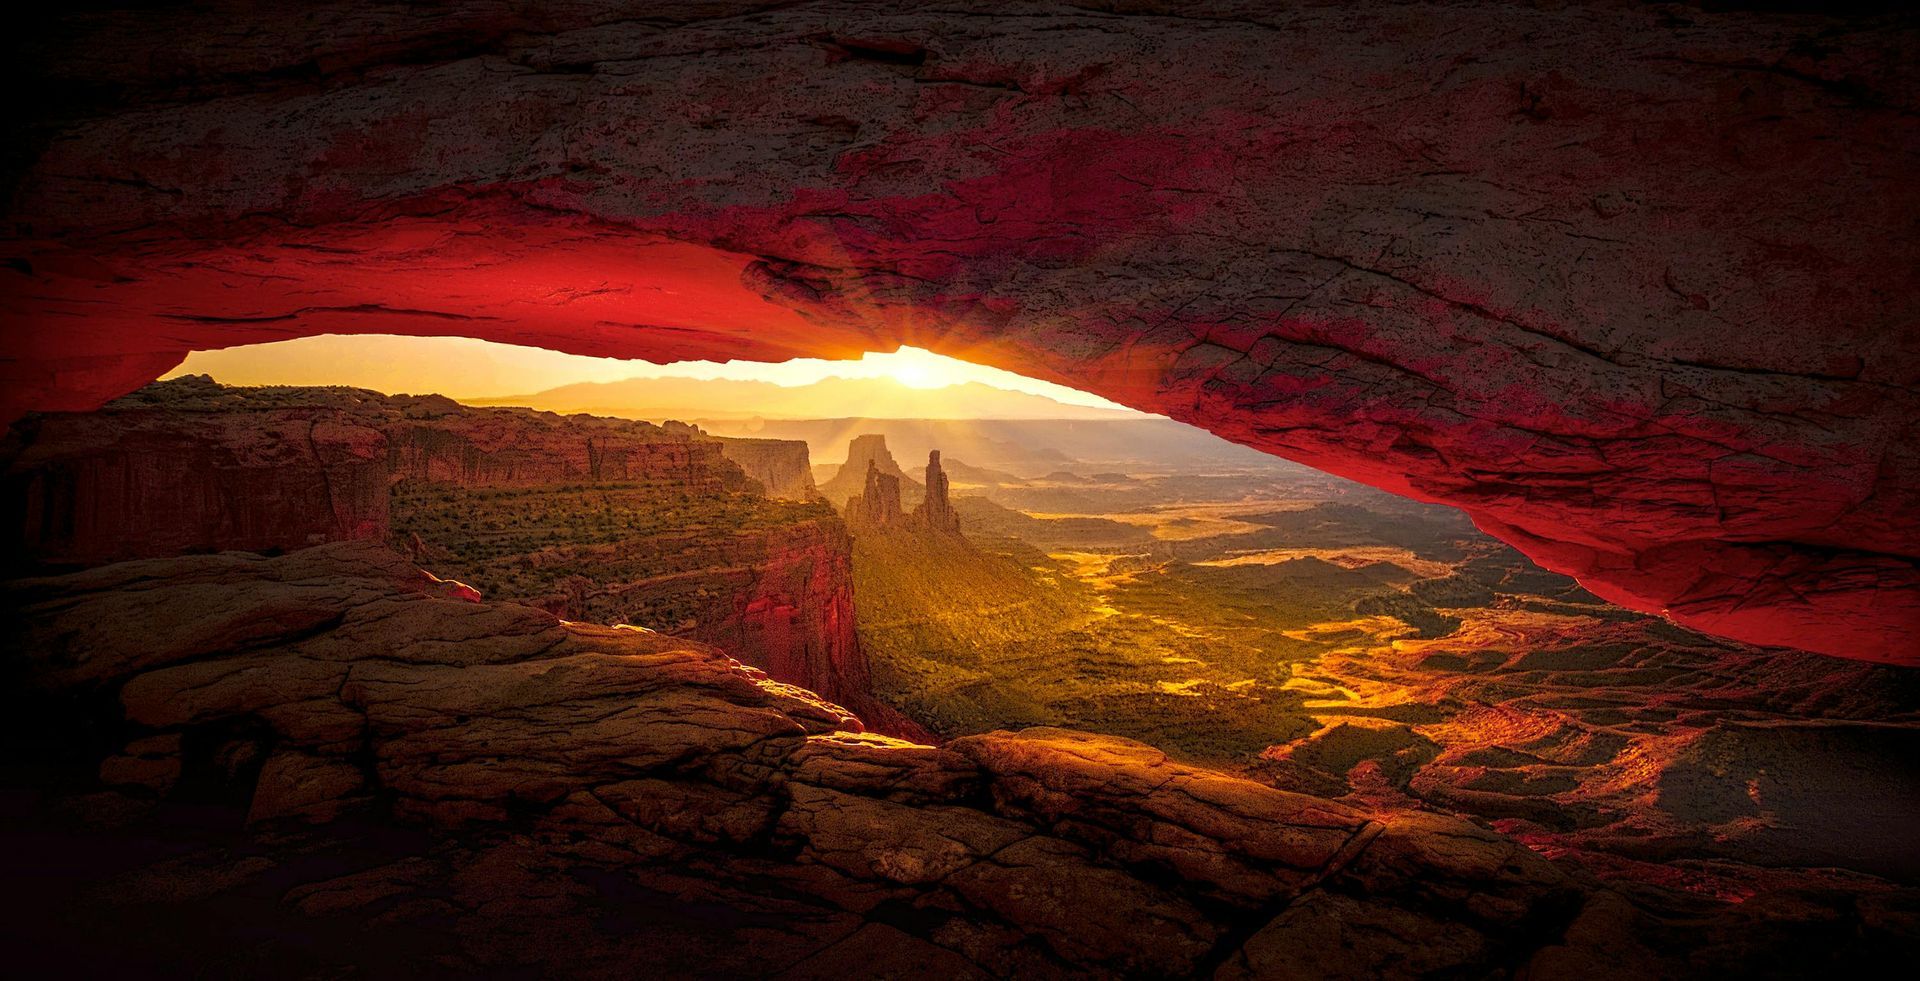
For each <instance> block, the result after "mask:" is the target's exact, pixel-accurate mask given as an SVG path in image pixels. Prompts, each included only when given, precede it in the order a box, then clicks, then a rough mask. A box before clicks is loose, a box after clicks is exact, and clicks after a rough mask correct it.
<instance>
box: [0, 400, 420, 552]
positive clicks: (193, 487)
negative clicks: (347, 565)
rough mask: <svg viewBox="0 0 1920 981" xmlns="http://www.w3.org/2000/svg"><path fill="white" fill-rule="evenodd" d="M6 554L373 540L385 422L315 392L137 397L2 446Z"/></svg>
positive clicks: (384, 512)
mask: <svg viewBox="0 0 1920 981" xmlns="http://www.w3.org/2000/svg"><path fill="white" fill-rule="evenodd" d="M0 471H4V474H5V477H4V480H5V492H4V494H5V496H4V500H0V507H4V509H5V510H4V513H5V514H6V515H7V521H6V523H5V526H4V527H5V533H4V534H5V538H6V543H7V546H8V548H7V555H8V561H9V564H10V565H14V566H17V567H27V566H33V565H52V566H66V565H98V564H101V563H105V562H116V561H120V560H123V559H132V558H145V557H152V556H164V555H180V554H186V553H193V552H218V551H224V550H227V549H242V550H246V551H262V552H264V551H285V550H291V549H296V548H304V547H306V546H309V545H317V544H320V543H322V542H333V541H347V540H353V539H375V540H379V539H384V538H385V537H386V536H387V528H388V493H387V488H388V483H389V479H388V460H387V437H386V434H385V433H384V432H383V431H382V430H381V429H380V428H379V427H378V426H377V425H374V424H371V423H370V422H369V420H368V419H366V418H365V417H363V416H360V415H358V414H356V413H355V412H354V411H353V410H351V409H348V408H340V407H329V406H323V405H310V406H302V407H286V408H262V409H259V410H258V411H249V412H240V413H190V414H189V413H180V412H177V411H174V410H171V409H169V408H166V407H164V406H162V405H159V404H156V403H155V402H151V401H148V400H146V399H143V398H141V397H139V396H134V397H129V398H127V399H123V400H121V401H119V402H116V403H114V404H113V405H112V406H111V407H109V408H108V409H106V410H103V411H101V412H95V413H84V414H53V415H46V416H38V417H33V418H29V419H26V420H23V421H22V422H20V423H18V424H16V425H15V426H14V427H13V429H12V431H10V432H9V433H8V434H7V437H6V441H5V443H4V445H0Z"/></svg>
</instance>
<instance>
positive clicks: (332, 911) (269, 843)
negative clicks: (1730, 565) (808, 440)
mask: <svg viewBox="0 0 1920 981" xmlns="http://www.w3.org/2000/svg"><path fill="white" fill-rule="evenodd" d="M6 599H7V609H8V622H7V630H8V633H9V634H10V635H11V639H13V640H15V641H17V642H18V643H15V644H12V645H10V647H11V649H12V650H14V651H17V652H19V651H24V652H35V653H32V654H29V655H24V656H23V655H15V661H14V663H12V665H11V666H12V668H13V670H14V673H15V676H16V678H17V679H18V683H19V685H20V687H19V688H18V689H17V691H19V692H21V693H23V694H24V696H25V698H26V699H27V700H28V701H29V703H32V704H40V705H43V706H46V705H51V706H54V707H55V709H54V715H55V717H56V718H59V719H62V720H64V722H63V725H64V728H62V729H59V730H57V731H51V732H44V733H42V736H41V741H42V742H43V743H47V744H49V745H53V744H58V745H59V746H60V747H61V748H60V749H59V751H58V752H55V753H52V754H50V755H51V756H54V757H59V758H63V759H68V760H69V761H72V762H81V763H86V762H88V761H89V760H90V759H91V757H92V755H95V754H93V753H92V749H93V748H94V747H98V748H99V749H100V750H101V751H102V752H103V753H104V754H105V756H104V758H103V759H99V760H93V761H92V763H91V764H89V765H96V766H97V776H96V775H95V774H92V773H89V774H84V775H75V774H72V773H68V774H66V775H65V776H64V777H63V778H62V779H63V780H64V784H61V783H60V782H59V781H54V782H48V781H46V780H44V779H43V780H42V781H41V782H40V784H39V787H38V789H37V791H35V792H37V793H41V794H44V797H43V798H42V799H41V804H40V805H39V806H40V808H41V809H42V810H45V811H47V812H48V813H50V814H52V815H54V816H55V817H57V819H58V820H57V821H56V823H55V824H54V825H53V826H52V827H53V828H54V829H55V830H49V829H48V828H46V827H41V826H30V827H31V829H32V830H30V831H29V832H28V833H30V834H32V835H36V836H37V837H35V838H32V839H25V838H23V839H21V840H34V841H37V842H38V845H37V847H36V848H34V849H31V850H30V852H31V854H32V855H33V856H34V857H33V858H31V859H30V860H29V861H27V862H26V866H27V867H28V872H29V874H31V872H32V870H34V869H38V868H39V867H40V865H39V864H37V863H45V865H46V867H47V869H48V882H49V883H50V884H51V885H49V889H50V890H51V891H50V893H48V894H43V895H40V896H39V897H38V898H37V899H36V902H35V904H34V907H33V908H32V909H27V910H22V911H19V913H18V915H10V916H9V917H8V918H7V920H6V922H7V928H8V929H9V930H17V931H21V933H22V935H23V936H24V935H33V936H34V937H35V944H34V945H33V949H34V950H35V951H36V952H37V953H36V954H35V956H38V957H45V958H47V959H49V963H53V962H56V961H57V962H59V963H64V964H67V965H69V966H71V965H72V964H75V963H79V964H82V965H89V966H97V967H99V968H101V969H103V970H104V969H107V968H117V969H122V970H124V969H128V968H139V967H144V968H147V969H152V968H154V967H156V966H162V965H166V964H168V963H174V960H173V958H179V957H186V956H193V957H195V958H204V957H206V956H207V954H206V951H208V950H213V951H215V953H214V954H213V955H212V956H213V957H214V958H215V960H216V961H219V962H220V963H221V964H225V963H227V962H226V961H225V960H222V958H225V957H227V955H226V954H223V953H220V951H223V950H224V951H230V952H232V953H233V958H234V960H233V963H234V964H243V963H244V958H246V957H249V956H261V957H271V958H272V963H274V964H275V965H276V968H275V971H276V973H283V974H300V975H308V974H311V975H327V976H333V975H332V974H329V972H334V973H337V971H338V970H339V968H340V966H341V965H342V964H350V965H353V966H354V967H355V969H357V970H360V971H371V972H372V973H373V974H375V975H384V974H385V973H390V972H399V971H405V972H407V973H413V974H416V975H417V974H418V973H419V972H422V971H425V972H428V973H435V972H440V973H461V974H472V973H503V972H523V973H525V972H541V973H556V974H566V975H568V976H574V975H579V976H588V977H601V976H607V977H614V976H621V977H628V976H633V973H634V972H635V971H642V972H660V971H667V972H675V971H686V972H698V973H704V974H715V973H719V974H742V973H748V974H756V975H764V974H781V975H783V976H790V977H828V976H885V975H888V974H890V973H898V972H899V971H901V970H903V969H905V968H906V967H907V966H908V965H915V966H917V969H919V970H923V971H924V970H926V969H929V968H931V969H933V970H937V971H939V973H940V974H941V975H942V976H955V977H987V976H1001V977H1004V976H1010V975H1019V976H1041V977H1052V976H1080V975H1097V974H1110V973H1113V972H1124V973H1129V974H1136V975H1196V974H1197V975H1206V974H1216V975H1217V976H1221V977H1262V976H1285V977H1397V976H1409V977H1410V976H1417V975H1421V974H1428V973H1433V972H1441V973H1448V974H1464V975H1476V976H1477V975H1481V974H1486V973H1489V972H1497V971H1505V970H1510V969H1514V968H1519V969H1522V970H1525V971H1530V972H1532V973H1531V974H1530V975H1529V976H1536V977H1553V976H1572V975H1577V974H1579V973H1581V972H1583V971H1590V970H1592V969H1593V968H1594V967H1595V966H1596V965H1602V964H1604V965H1607V966H1608V968H1609V969H1610V970H1611V971H1614V972H1616V973H1617V972H1619V971H1622V970H1625V971H1627V972H1628V973H1629V974H1631V973H1633V972H1638V973H1639V974H1641V975H1645V976H1677V975H1687V974H1694V973H1698V974H1702V975H1711V974H1713V973H1714V972H1716V971H1724V970H1726V969H1727V968H1728V966H1729V965H1736V966H1737V965H1744V964H1750V963H1761V962H1763V961H1764V959H1765V958H1767V957H1770V956H1773V952H1774V951H1775V950H1776V949H1784V948H1786V947H1788V946H1789V945H1790V944H1792V943H1796V942H1799V941H1804V940H1807V939H1808V938H1813V939H1814V940H1817V941H1819V942H1820V943H1821V944H1822V946H1820V947H1818V948H1816V949H1818V950H1819V951H1820V956H1821V957H1822V958H1828V957H1838V958H1841V962H1844V961H1845V960H1846V959H1847V958H1859V957H1867V956H1872V955H1876V954H1884V953H1886V952H1888V951H1895V952H1897V951H1899V950H1903V949H1911V945H1912V944H1914V943H1915V942H1916V928H1915V926H1914V918H1913V909H1914V908H1915V906H1916V905H1920V903H1917V902H1916V901H1915V900H1914V899H1913V897H1912V896H1911V895H1909V893H1911V890H1899V889H1893V888H1891V887H1888V886H1885V885H1884V884H1883V885H1881V886H1879V887H1876V888H1873V889H1866V890H1863V891H1861V893H1860V894H1859V895H1846V896H1841V897H1833V896H1826V897H1819V896H1815V897H1805V896H1794V897H1783V898H1780V899H1778V900H1775V906H1774V907H1772V908H1770V909H1769V910H1768V911H1766V912H1764V913H1763V915H1761V916H1759V917H1757V918H1756V917H1751V916H1749V915H1748V914H1747V913H1746V912H1745V910H1744V908H1736V907H1719V906H1706V907H1702V906H1700V905H1699V901H1698V900H1685V899H1683V898H1682V897H1678V896H1672V897H1667V898H1666V899H1665V900H1664V901H1665V902H1666V903H1668V904H1669V905H1668V906H1666V907H1660V906H1658V905H1657V904H1649V903H1648V902H1646V900H1645V897H1641V900H1640V901H1639V902H1638V903H1635V902H1629V900H1628V898H1627V897H1625V896H1623V895H1622V894H1619V893H1616V892H1612V891H1609V890H1608V889H1605V888H1603V887H1601V886H1598V885H1596V884H1594V883H1592V882H1590V881H1586V880H1583V879H1580V878H1578V877H1577V876H1576V875H1574V874H1572V873H1568V872H1565V871H1562V869H1561V868H1559V867H1558V866H1556V865H1555V864H1553V863H1551V862H1549V861H1547V860H1546V859H1544V858H1542V857H1540V856H1538V855H1536V854H1534V853H1533V852H1532V851H1530V850H1528V849H1527V848H1526V847H1524V846H1522V845H1521V844H1519V843H1518V842H1516V841H1513V840H1512V839H1508V838H1505V837H1503V836H1501V835H1499V834H1497V833H1494V832H1492V831H1490V830H1486V829H1484V828H1481V827H1478V826H1475V825H1473V824H1470V823H1468V822H1465V821H1463V820H1460V819H1457V818H1452V817H1445V816H1441V815H1437V814H1428V813H1420V812H1407V811H1398V812H1396V811H1379V812H1369V811H1362V810H1359V809H1356V808H1353V807H1349V806H1346V805H1343V804H1338V803H1334V802H1331V801H1326V800H1321V799H1318V798H1314V797H1310V796H1305V795H1301V794H1296V793H1290V792H1287V791H1282V790H1277V789H1274V788H1272V787H1268V786H1264V785H1261V784H1258V783H1254V782H1252V781H1248V780H1242V779H1238V778H1233V777H1228V776H1224V775H1221V774H1217V773H1212V772H1208V771H1204V770H1200V769H1196V768H1193V767H1189V766H1185V765H1181V764H1178V763H1176V762H1173V761H1171V760H1169V759H1167V757H1165V756H1164V755H1163V754H1161V753H1159V752H1158V751H1156V750H1153V749H1151V748H1149V747H1147V746H1144V745H1142V744H1139V743H1135V742H1131V741H1128V740H1124V739H1117V738H1112V737H1103V736H1094V735H1090V734H1086V733H1078V732H1069V731H1064V730H1052V729H1034V730H1028V731H1025V732H1021V733H1005V732H1001V733H990V734H986V735H980V736H972V737H968V738H965V739H961V740H957V741H955V742H954V743H953V744H951V745H950V746H947V747H944V748H936V747H932V746H923V745H917V744H913V743H908V742H903V741H901V740H897V739H893V738H890V737H885V736H878V735H873V734H868V733H863V732H861V731H860V730H861V726H860V724H859V722H858V721H857V720H855V719H853V718H852V717H851V716H849V715H848V714H847V713H846V712H844V711H843V710H841V709H839V708H838V707H836V706H834V705H831V704H829V703H826V702H823V701H821V700H820V699H818V698H817V697H815V696H813V695H812V694H810V693H808V692H805V691H802V690H799V689H795V688H792V687H790V686H785V685H780V684H778V683H775V682H772V681H769V680H768V679H767V678H766V677H765V676H764V675H762V674H760V673H759V672H757V671H755V670H753V669H750V668H746V667H743V666H741V665H740V664H738V663H737V662H734V661H733V660H731V659H730V658H727V657H726V656H724V655H723V654H721V653H719V652H717V651H715V650H713V649H711V648H706V647H703V646H700V645H697V644H691V643H689V642H686V641H683V640H677V639H673V638H667V637H664V636H662V635H658V634H653V633H650V632H646V631H640V630H634V629H619V628H603V627H592V626H586V625H580V624H572V623H564V622H561V621H557V620H555V619H554V618H552V617H551V616H549V615H546V614H544V613H542V612H541V611H538V610H535V609H532V608H529V607H521V606H512V605H505V604H488V603H479V602H473V601H472V600H471V599H470V598H467V597H463V596H459V595H454V594H452V593H451V591H450V589H449V587H448V586H447V584H445V583H441V582H439V581H437V580H434V579H433V578H432V577H430V576H427V575H425V574H424V573H421V572H420V571H418V570H417V569H415V568H413V567H412V566H411V565H410V564H408V563H407V562H406V561H405V560H404V559H402V558H401V557H399V556H398V555H395V554H394V553H392V552H390V551H387V550H385V549H384V548H382V547H380V546H378V545H374V544H371V543H365V542H349V543H340V544H332V545H324V546H319V547H315V548H311V549H306V550H303V551H299V552H295V553H292V554H289V555H286V556H282V557H276V558H267V557H261V556H257V555H248V554H242V553H224V554H220V555H211V556H196V557H183V558H175V559H160V560H144V561H137V562H129V563H122V564H118V565H111V566H104V567H100V568H96V569H92V570H88V571H85V572H79V573H74V574H71V575H66V576H60V577H51V578H41V579H31V580H17V581H15V582H13V583H12V584H10V585H9V586H8V587H7V593H6ZM177 637H191V638H193V639H194V643H193V645H192V646H191V647H187V646H184V645H164V646H163V645H161V644H160V643H159V639H160V638H177ZM74 705H87V706H91V707H92V712H91V714H88V713H83V712H79V711H75V710H73V709H72V706H74ZM43 710H44V709H43ZM34 711H35V710H34V709H32V708H30V707H27V706H20V707H16V708H15V709H14V710H12V711H11V712H10V713H9V718H10V719H12V720H14V721H16V722H19V721H20V720H22V719H25V720H27V721H28V722H31V720H32V719H33V718H34ZM76 732H78V733H81V734H82V735H80V736H75V735H73V734H74V733H76ZM16 782H17V781H16ZM23 789H24V788H19V787H16V788H15V789H14V790H11V791H9V793H10V794H12V795H13V796H12V797H10V798H9V799H10V800H11V799H16V798H17V797H18V796H19V794H20V793H22V791H23ZM222 801H225V802H226V803H227V804H229V805H230V806H231V808H232V810H231V813H232V814H233V815H235V816H234V817H233V818H231V819H230V820H231V822H232V823H231V824H222V823H221V822H222V819H221V818H220V817H219V815H221V814H222V813H227V812H223V811H221V810H220V808H219V806H218V805H219V804H220V803H221V802H222ZM196 808H197V809H196ZM21 810H22V809H21V808H20V807H19V806H17V805H16V806H14V807H11V808H10V809H9V811H8V813H7V815H6V821H7V824H8V830H9V832H10V833H11V834H14V835H19V834H22V831H21V829H20V825H21V824H22V817H21ZM76 869H87V870H90V871H89V873H86V874H78V873H76ZM54 870H58V871H57V873H56V872H55V871H54ZM1766 898H1770V897H1759V898H1756V900H1752V901H1750V902H1760V901H1761V900H1762V899H1766ZM1688 902H1691V903H1693V904H1694V905H1693V906H1692V907H1688V906H1686V905H1685V904H1686V903H1688ZM1672 904H1681V905H1680V906H1679V907H1678V908H1676V907H1675V906H1674V905H1672ZM1763 905H1764V903H1763ZM1783 924H1784V927H1783ZM1701 929H1705V930H1709V931H1713V932H1714V934H1713V935H1714V936H1715V937H1717V938H1719V939H1718V943H1719V946H1718V947H1714V948H1711V949H1707V950H1704V951H1701V950H1693V951H1692V952H1691V953H1688V952H1686V951H1688V950H1689V945H1688V943H1687V942H1685V941H1676V938H1677V937H1679V936H1680V935H1681V933H1684V932H1686V931H1697V930H1701ZM100 930H111V931H113V933H114V935H115V936H116V938H117V940H116V943H115V944H113V945H109V946H108V947H107V948H104V949H103V948H100V947H99V946H98V945H94V946H93V947H92V948H91V949H88V944H87V942H86V938H87V937H92V936H97V935H98V934H97V931H100ZM209 930H217V931H222V933H221V936H222V937H229V936H239V937H242V938H249V937H250V938H254V940H253V941H251V944H252V945H251V946H249V945H248V944H247V943H242V944H213V945H210V946H209V945H206V944H205V938H206V937H207V936H208V934H207V931H209ZM336 934H338V935H339V936H351V937H353V938H355V939H354V941H353V942H352V943H350V944H347V945H345V946H341V947H334V948H330V947H328V944H329V943H330V941H329V940H328V939H327V938H329V937H333V936H335V935H336ZM1645 938H1651V939H1645ZM1796 938H1798V939H1797V940H1796ZM70 948H71V949H70ZM189 951H192V952H194V953H192V954H188V953H187V952H189ZM108 957H118V958H125V959H127V960H126V961H124V962H113V963H100V962H99V959H101V958H108ZM1790 962H1791V959H1790V958H1789V961H1787V962H1783V963H1790ZM195 963H196V964H197V965H199V967H198V968H197V969H210V968H208V967H207V962H206V961H205V960H204V959H196V960H195ZM28 966H29V967H31V966H32V965H28Z"/></svg>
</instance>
